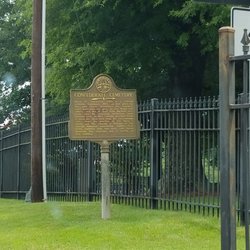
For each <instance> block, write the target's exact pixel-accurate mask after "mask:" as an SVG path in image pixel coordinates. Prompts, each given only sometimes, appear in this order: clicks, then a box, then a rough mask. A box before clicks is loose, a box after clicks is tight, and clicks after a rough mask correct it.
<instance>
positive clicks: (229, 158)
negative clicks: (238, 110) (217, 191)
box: [219, 27, 236, 250]
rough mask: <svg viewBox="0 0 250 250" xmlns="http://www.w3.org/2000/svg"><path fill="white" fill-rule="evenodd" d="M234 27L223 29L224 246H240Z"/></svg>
mask: <svg viewBox="0 0 250 250" xmlns="http://www.w3.org/2000/svg"><path fill="white" fill-rule="evenodd" d="M233 55H234V29H233V28H232V27H222V28H220V29H219V95H220V99H219V101H220V187H221V199H220V200H221V249H222V250H235V249H236V207H235V206H236V177H235V176H236V161H235V158H236V157H235V111H234V110H233V109H230V104H234V103H235V64H234V62H231V61H229V57H230V56H233Z"/></svg>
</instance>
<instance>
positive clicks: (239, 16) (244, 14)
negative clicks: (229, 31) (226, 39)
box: [231, 7, 250, 56]
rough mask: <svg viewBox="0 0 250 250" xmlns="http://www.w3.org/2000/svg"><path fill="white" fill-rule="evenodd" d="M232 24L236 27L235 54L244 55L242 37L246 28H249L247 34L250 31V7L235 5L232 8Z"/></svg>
mask: <svg viewBox="0 0 250 250" xmlns="http://www.w3.org/2000/svg"><path fill="white" fill-rule="evenodd" d="M231 26H232V27H233V28H234V29H235V36H234V45H235V46H234V48H235V49H234V54H235V56H240V55H243V50H242V46H243V44H242V43H241V39H242V37H243V34H244V29H247V34H249V33H250V8H240V7H233V8H232V9H231ZM249 45H250V44H249Z"/></svg>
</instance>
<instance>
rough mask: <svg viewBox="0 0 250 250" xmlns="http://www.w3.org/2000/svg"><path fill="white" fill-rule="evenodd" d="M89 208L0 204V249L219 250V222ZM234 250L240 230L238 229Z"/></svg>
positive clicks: (124, 209) (117, 208)
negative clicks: (104, 215) (105, 214)
mask: <svg viewBox="0 0 250 250" xmlns="http://www.w3.org/2000/svg"><path fill="white" fill-rule="evenodd" d="M111 217H112V218H111V219H109V220H102V219H101V205H100V203H99V202H93V203H80V202H78V203H71V202H47V203H25V202H24V201H20V200H19V201H18V200H6V199H0V245H1V246H0V249H1V250H5V249H28V250H30V249H53V250H54V249H60V250H61V249H62V250H63V249H138V250H139V249H169V250H175V249H176V250H178V249H181V250H185V249H190V250H191V249H192V250H195V249H197V250H201V249H209V250H216V249H220V221H219V219H218V218H213V217H203V216H202V215H198V214H191V213H188V212H171V211H158V210H145V209H142V208H136V207H130V206H124V205H112V212H111ZM237 246H238V248H237V249H240V250H241V249H242V250H243V249H245V247H244V229H243V228H240V227H239V228H237Z"/></svg>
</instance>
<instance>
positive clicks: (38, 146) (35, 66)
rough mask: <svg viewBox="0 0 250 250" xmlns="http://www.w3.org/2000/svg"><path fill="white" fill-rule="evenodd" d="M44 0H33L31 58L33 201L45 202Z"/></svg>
mask: <svg viewBox="0 0 250 250" xmlns="http://www.w3.org/2000/svg"><path fill="white" fill-rule="evenodd" d="M41 66H42V0H33V26H32V58H31V67H32V70H31V188H32V192H31V201H32V202H41V201H43V176H42V88H41V82H42V70H41V69H42V67H41Z"/></svg>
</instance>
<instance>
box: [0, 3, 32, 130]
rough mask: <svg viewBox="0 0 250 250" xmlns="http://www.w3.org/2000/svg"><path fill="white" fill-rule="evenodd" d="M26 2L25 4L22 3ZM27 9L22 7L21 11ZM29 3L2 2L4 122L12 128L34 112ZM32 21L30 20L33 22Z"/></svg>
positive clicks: (0, 101) (0, 117)
mask: <svg viewBox="0 0 250 250" xmlns="http://www.w3.org/2000/svg"><path fill="white" fill-rule="evenodd" d="M21 2H22V3H23V5H22V4H21ZM21 6H23V7H22V8H19V7H21ZM24 6H27V2H25V1H22V0H21V1H18V2H14V1H11V0H4V1H1V3H0V17H1V18H0V25H1V29H0V44H1V49H0V62H1V63H0V77H1V82H0V106H1V109H0V123H1V124H4V127H6V126H7V127H8V126H10V125H11V124H13V123H17V122H20V121H23V120H25V119H27V117H28V116H29V109H30V85H29V84H27V83H28V81H30V53H26V51H25V50H24V48H25V49H26V48H27V46H26V44H25V47H23V45H24V41H28V42H29V43H30V42H31V40H30V37H29V36H28V37H27V34H29V33H28V32H25V31H26V29H27V28H28V27H29V26H26V24H27V19H26V18H27V17H25V16H24V12H23V8H24ZM29 21H30V20H29Z"/></svg>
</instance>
